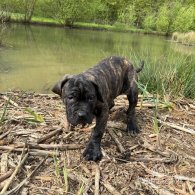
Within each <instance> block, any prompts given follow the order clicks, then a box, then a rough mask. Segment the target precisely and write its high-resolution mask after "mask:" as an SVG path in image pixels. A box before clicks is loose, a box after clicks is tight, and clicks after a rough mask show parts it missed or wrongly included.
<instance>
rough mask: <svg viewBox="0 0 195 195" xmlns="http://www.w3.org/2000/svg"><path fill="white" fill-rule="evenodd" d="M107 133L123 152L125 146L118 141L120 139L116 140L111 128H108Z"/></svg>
mask: <svg viewBox="0 0 195 195" xmlns="http://www.w3.org/2000/svg"><path fill="white" fill-rule="evenodd" d="M108 133H109V134H110V136H111V137H112V139H113V140H114V141H115V143H116V145H117V147H118V149H119V151H120V152H121V153H122V154H123V153H125V152H126V150H125V148H124V147H123V145H122V144H121V143H120V141H119V140H118V138H117V136H116V134H115V133H114V131H113V130H112V129H108Z"/></svg>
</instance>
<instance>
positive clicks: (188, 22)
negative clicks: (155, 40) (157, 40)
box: [172, 5, 195, 32]
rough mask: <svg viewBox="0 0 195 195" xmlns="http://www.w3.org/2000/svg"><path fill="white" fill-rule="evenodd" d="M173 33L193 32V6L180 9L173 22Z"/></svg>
mask: <svg viewBox="0 0 195 195" xmlns="http://www.w3.org/2000/svg"><path fill="white" fill-rule="evenodd" d="M172 28H173V31H178V32H187V31H190V30H195V6H193V5H191V6H189V7H187V6H186V7H181V9H180V10H179V12H178V14H177V16H176V18H175V20H174V22H173V26H172Z"/></svg>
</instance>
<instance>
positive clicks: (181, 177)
mask: <svg viewBox="0 0 195 195" xmlns="http://www.w3.org/2000/svg"><path fill="white" fill-rule="evenodd" d="M173 177H174V178H175V179H177V180H181V181H191V182H195V177H192V178H190V177H186V176H183V175H174V176H173Z"/></svg>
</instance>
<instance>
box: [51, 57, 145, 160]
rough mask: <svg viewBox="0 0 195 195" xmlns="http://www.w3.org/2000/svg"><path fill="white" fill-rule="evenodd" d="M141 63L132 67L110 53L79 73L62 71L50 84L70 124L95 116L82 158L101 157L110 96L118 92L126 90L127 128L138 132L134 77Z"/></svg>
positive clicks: (132, 131)
mask: <svg viewBox="0 0 195 195" xmlns="http://www.w3.org/2000/svg"><path fill="white" fill-rule="evenodd" d="M143 66H144V62H143V61H142V63H141V66H140V68H137V69H135V68H134V67H133V65H132V64H131V63H130V62H129V61H128V60H127V59H125V58H122V57H116V56H112V57H109V58H106V59H104V60H102V61H101V62H99V63H98V64H97V65H96V66H94V67H93V68H91V69H89V70H87V71H86V72H84V73H82V74H78V75H65V76H64V77H63V79H62V80H60V81H59V82H58V83H57V84H56V85H55V86H54V87H53V89H52V91H53V92H54V93H56V94H58V95H60V96H61V98H62V100H63V102H64V104H65V106H66V113H67V119H68V121H69V122H70V124H72V125H73V126H76V125H77V124H83V125H85V124H87V123H88V124H90V123H92V120H93V118H94V117H96V126H95V128H94V129H93V130H92V133H91V137H90V140H89V143H88V145H87V147H86V149H85V151H84V153H83V155H84V157H85V159H86V160H93V161H97V160H100V159H101V157H102V153H101V148H100V144H101V139H102V136H103V134H104V131H105V128H106V123H107V120H108V116H109V110H110V109H111V108H112V107H113V106H114V99H115V98H116V97H117V96H118V95H120V94H126V95H127V98H128V100H129V108H128V110H127V132H128V133H130V134H136V133H138V132H139V129H138V127H137V124H136V120H135V106H136V104H137V101H138V88H137V85H136V80H137V73H138V72H140V71H141V70H142V68H143Z"/></svg>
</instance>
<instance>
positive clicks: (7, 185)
mask: <svg viewBox="0 0 195 195" xmlns="http://www.w3.org/2000/svg"><path fill="white" fill-rule="evenodd" d="M28 155H29V153H26V154H25V156H24V158H23V159H22V156H23V155H22V156H21V160H20V162H19V164H18V166H17V167H16V169H15V170H14V172H13V173H12V175H11V177H10V178H9V179H8V181H7V183H6V184H5V185H4V187H3V189H2V190H1V193H0V194H2V195H3V194H4V193H5V192H6V191H7V189H8V188H9V186H10V184H11V183H12V181H13V180H14V178H15V176H16V175H17V173H18V172H19V170H20V168H21V167H22V165H23V164H24V162H25V161H26V159H27V157H28Z"/></svg>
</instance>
